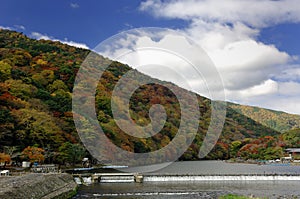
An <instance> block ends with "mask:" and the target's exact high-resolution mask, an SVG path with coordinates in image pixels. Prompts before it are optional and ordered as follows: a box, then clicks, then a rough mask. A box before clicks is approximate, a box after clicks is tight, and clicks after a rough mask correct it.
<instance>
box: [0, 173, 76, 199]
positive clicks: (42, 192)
mask: <svg viewBox="0 0 300 199" xmlns="http://www.w3.org/2000/svg"><path fill="white" fill-rule="evenodd" d="M76 190H77V184H76V183H75V182H74V180H73V177H72V176H71V175H69V174H65V173H61V174H34V173H32V174H26V175H24V176H8V177H0V198H1V199H10V198H16V199H18V198H20V199H21V198H22V199H26V198H33V199H34V198H42V199H50V198H71V197H72V196H73V195H74V194H75V193H76Z"/></svg>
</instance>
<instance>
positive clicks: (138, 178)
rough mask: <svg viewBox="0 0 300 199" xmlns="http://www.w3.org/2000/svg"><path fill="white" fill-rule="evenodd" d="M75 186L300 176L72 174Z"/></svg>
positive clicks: (295, 178)
mask: <svg viewBox="0 0 300 199" xmlns="http://www.w3.org/2000/svg"><path fill="white" fill-rule="evenodd" d="M73 176H74V179H75V181H76V182H77V184H90V183H133V182H136V183H142V182H196V181H198V182H199V181H203V182H205V181H206V182H207V181H300V175H276V174H273V175H272V174H270V175H253V174H251V175H189V174H187V175H175V174H173V175H171V174H165V175H153V174H144V175H143V174H137V173H95V174H88V175H81V174H77V175H76V174H73Z"/></svg>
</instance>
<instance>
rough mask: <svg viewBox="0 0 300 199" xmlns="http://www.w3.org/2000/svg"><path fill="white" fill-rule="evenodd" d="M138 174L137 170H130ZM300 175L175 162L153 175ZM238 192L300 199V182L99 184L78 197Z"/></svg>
mask: <svg viewBox="0 0 300 199" xmlns="http://www.w3.org/2000/svg"><path fill="white" fill-rule="evenodd" d="M128 171H130V172H134V171H135V170H134V169H128ZM155 173H157V174H300V166H287V165H284V164H282V165H280V164H278V165H255V164H237V163H234V164H233V163H225V162H222V161H191V162H190V161H188V162H175V163H173V164H171V165H170V166H168V167H166V168H164V169H161V170H159V171H155V172H152V174H155ZM228 193H235V194H240V195H248V196H250V195H253V196H259V197H267V198H300V182H298V181H257V182H253V181H223V182H221V181H218V182H179V183H178V182H169V183H166V182H155V183H154V182H151V183H150V182H144V183H141V184H138V183H99V184H93V185H90V186H80V188H79V192H78V195H77V196H76V197H75V198H118V199H120V198H124V199H129V198H145V199H152V198H161V199H171V198H182V199H185V198H218V196H220V195H225V194H228Z"/></svg>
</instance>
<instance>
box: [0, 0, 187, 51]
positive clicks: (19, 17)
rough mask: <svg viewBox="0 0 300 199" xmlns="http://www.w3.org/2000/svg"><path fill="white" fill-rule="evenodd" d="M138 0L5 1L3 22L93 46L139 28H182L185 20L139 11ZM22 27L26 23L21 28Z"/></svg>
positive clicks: (0, 18)
mask: <svg viewBox="0 0 300 199" xmlns="http://www.w3.org/2000/svg"><path fill="white" fill-rule="evenodd" d="M140 3H141V1H138V0H121V1H118V0H112V1H109V0H104V1H98V0H88V1H64V0H54V1H39V0H29V1H18V0H2V1H1V7H0V25H1V26H3V27H11V28H13V29H16V30H18V31H22V32H24V33H25V34H27V35H30V34H31V32H39V33H41V34H44V35H48V36H51V37H53V38H56V39H60V40H65V39H66V38H67V39H68V40H71V41H76V42H80V43H85V44H87V45H88V46H89V47H90V48H94V47H95V46H96V45H97V44H98V43H99V42H101V41H103V40H104V39H107V38H108V37H111V36H113V35H115V34H117V33H118V32H120V31H124V30H127V29H131V28H137V27H148V26H154V27H168V28H178V27H183V26H185V25H186V23H185V22H184V21H183V20H176V19H172V20H167V19H157V18H154V17H152V16H151V15H150V14H148V13H145V12H141V11H139V5H140ZM20 26H24V27H25V29H24V30H22V28H20Z"/></svg>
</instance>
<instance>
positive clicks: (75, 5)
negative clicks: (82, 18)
mask: <svg viewBox="0 0 300 199" xmlns="http://www.w3.org/2000/svg"><path fill="white" fill-rule="evenodd" d="M70 7H71V8H79V5H78V4H77V3H70Z"/></svg>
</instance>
